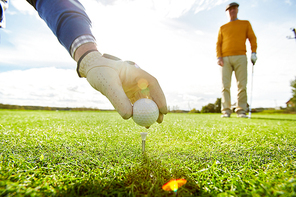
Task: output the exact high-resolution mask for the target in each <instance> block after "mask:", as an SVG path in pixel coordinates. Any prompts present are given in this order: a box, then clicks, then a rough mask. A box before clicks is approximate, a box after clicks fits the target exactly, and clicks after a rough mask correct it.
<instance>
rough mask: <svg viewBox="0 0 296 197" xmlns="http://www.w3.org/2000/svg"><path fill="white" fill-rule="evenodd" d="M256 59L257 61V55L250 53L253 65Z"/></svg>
mask: <svg viewBox="0 0 296 197" xmlns="http://www.w3.org/2000/svg"><path fill="white" fill-rule="evenodd" d="M256 61H257V55H256V53H252V55H251V62H252V63H253V65H255V63H256Z"/></svg>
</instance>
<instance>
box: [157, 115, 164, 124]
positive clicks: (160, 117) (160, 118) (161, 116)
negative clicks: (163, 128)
mask: <svg viewBox="0 0 296 197" xmlns="http://www.w3.org/2000/svg"><path fill="white" fill-rule="evenodd" d="M163 117H164V115H163V114H162V113H159V116H158V119H157V122H158V123H162V121H163Z"/></svg>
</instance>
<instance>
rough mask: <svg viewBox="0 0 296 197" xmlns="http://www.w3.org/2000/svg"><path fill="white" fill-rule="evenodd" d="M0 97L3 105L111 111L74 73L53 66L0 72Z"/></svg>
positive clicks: (106, 101) (83, 80)
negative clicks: (91, 108)
mask: <svg viewBox="0 0 296 197" xmlns="http://www.w3.org/2000/svg"><path fill="white" fill-rule="evenodd" d="M4 84H5V85H4ZM0 95H1V103H6V104H17V105H34V106H36V105H37V106H38V105H40V106H50V107H93V108H99V109H113V106H112V105H111V104H110V102H109V101H108V99H107V98H105V96H103V95H102V94H101V93H99V92H98V91H96V90H95V89H93V88H92V87H91V86H90V85H89V84H88V82H87V81H86V80H85V79H82V78H79V77H78V76H77V73H76V71H75V70H70V69H56V68H54V67H48V68H36V69H29V70H24V71H22V70H13V71H8V72H2V73H0Z"/></svg>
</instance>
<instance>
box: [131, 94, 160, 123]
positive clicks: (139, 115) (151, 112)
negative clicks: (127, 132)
mask: <svg viewBox="0 0 296 197" xmlns="http://www.w3.org/2000/svg"><path fill="white" fill-rule="evenodd" d="M158 116H159V110H158V107H157V105H156V103H155V102H154V101H152V100H151V99H146V98H143V99H139V100H137V101H136V102H135V103H134V106H133V119H134V121H135V123H137V124H138V125H141V126H144V127H149V126H151V125H152V124H153V123H155V122H156V120H157V118H158Z"/></svg>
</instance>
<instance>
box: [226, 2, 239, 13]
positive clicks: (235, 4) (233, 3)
mask: <svg viewBox="0 0 296 197" xmlns="http://www.w3.org/2000/svg"><path fill="white" fill-rule="evenodd" d="M233 6H237V7H238V6H239V4H238V3H236V2H232V3H230V4H228V5H227V6H226V10H225V11H227V10H228V9H229V8H231V7H233Z"/></svg>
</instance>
